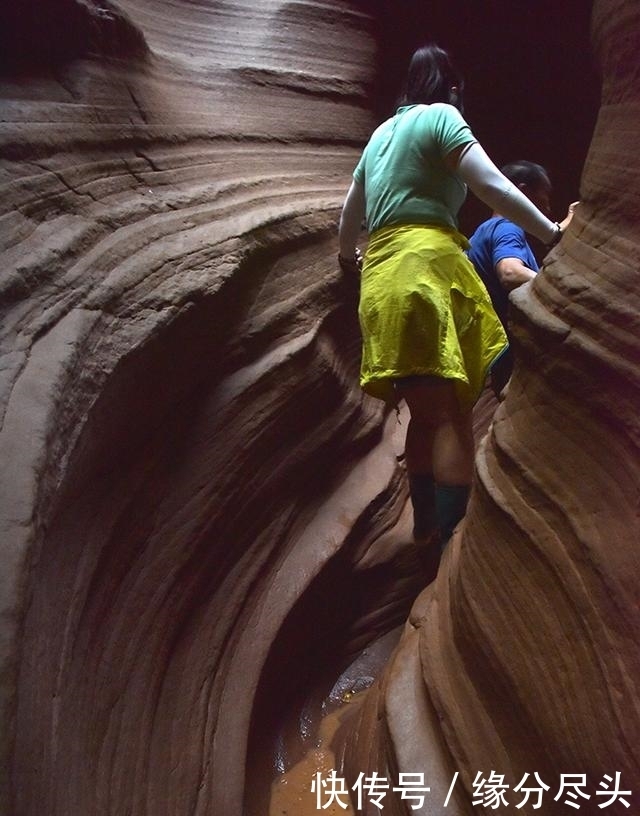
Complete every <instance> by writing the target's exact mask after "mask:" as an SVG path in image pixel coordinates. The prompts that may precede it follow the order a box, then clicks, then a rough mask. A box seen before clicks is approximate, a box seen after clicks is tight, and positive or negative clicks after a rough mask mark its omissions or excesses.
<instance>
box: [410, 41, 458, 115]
mask: <svg viewBox="0 0 640 816" xmlns="http://www.w3.org/2000/svg"><path fill="white" fill-rule="evenodd" d="M463 84H464V83H463V81H462V76H461V75H460V74H459V73H458V71H457V70H456V69H455V68H454V66H453V63H452V62H451V58H450V56H449V54H447V52H446V51H445V50H444V49H443V48H440V47H439V46H437V45H435V44H434V43H429V45H423V46H422V48H418V50H417V51H416V52H415V53H414V55H413V56H412V57H411V62H410V63H409V71H408V73H407V84H406V91H405V94H404V99H403V101H404V104H405V105H415V104H423V105H428V104H430V103H431V102H448V103H449V104H450V105H455V106H456V108H458V110H460V111H462V90H463ZM454 88H455V90H453V89H454Z"/></svg>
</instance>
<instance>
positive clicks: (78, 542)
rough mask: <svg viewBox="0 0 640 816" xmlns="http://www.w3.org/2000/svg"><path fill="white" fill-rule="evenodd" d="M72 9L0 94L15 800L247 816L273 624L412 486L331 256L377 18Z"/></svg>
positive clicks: (38, 36) (10, 744)
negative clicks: (356, 466) (350, 536)
mask: <svg viewBox="0 0 640 816" xmlns="http://www.w3.org/2000/svg"><path fill="white" fill-rule="evenodd" d="M58 6H59V8H57V9H55V10H54V9H50V11H51V14H50V18H49V22H50V24H51V31H50V35H51V37H55V36H56V34H58V33H60V32H63V31H64V33H65V37H66V39H65V42H66V46H65V47H66V48H67V51H66V52H63V51H62V50H61V49H57V48H52V49H51V53H42V52H41V51H40V50H38V49H36V51H35V52H34V53H33V55H32V57H33V59H32V61H31V62H30V61H29V56H28V54H27V53H25V52H23V51H20V49H19V48H16V52H18V53H17V54H16V59H15V60H14V61H13V62H12V63H11V65H9V66H8V68H7V69H6V70H5V73H4V76H3V79H2V87H1V92H2V125H1V126H0V127H1V130H0V140H1V147H0V150H1V152H2V157H3V164H2V184H3V195H2V201H3V205H2V206H3V216H2V218H3V226H2V240H3V246H2V267H3V269H4V270H5V273H4V275H3V294H2V307H3V319H2V340H1V343H2V367H1V370H2V374H1V383H0V404H1V406H2V407H1V412H2V414H1V415H2V422H3V424H2V434H1V436H0V450H1V457H2V462H3V467H2V471H1V473H0V481H1V484H2V490H1V493H0V496H1V508H2V510H1V519H2V520H1V523H0V524H1V530H2V534H1V545H0V546H1V548H2V553H1V555H0V558H1V559H2V576H3V577H2V591H1V594H0V603H1V607H2V621H3V628H2V641H1V644H0V647H1V654H0V661H1V665H2V675H1V676H2V700H1V702H2V708H1V710H2V734H3V737H2V744H1V746H2V769H3V805H4V812H6V813H11V814H22V816H26V814H29V813H33V814H35V813H39V814H42V813H47V814H50V816H53V814H60V815H61V816H62V814H65V816H71V814H78V815H79V814H81V813H84V814H87V813H97V812H105V813H106V812H109V813H113V814H116V813H117V814H123V813H134V812H135V813H140V814H142V813H149V814H151V813H153V814H154V816H160V814H162V813H187V812H198V813H212V812H216V813H225V814H233V813H240V812H241V810H242V799H243V788H244V762H245V752H246V741H247V733H248V730H249V720H250V715H251V709H252V704H253V695H254V693H255V688H256V686H257V683H258V679H259V676H260V672H261V668H262V665H263V663H264V661H265V660H266V656H267V654H268V651H269V649H270V645H271V643H272V642H273V640H274V638H275V636H276V634H277V632H278V629H279V626H280V625H281V623H282V621H283V619H284V618H285V617H286V615H287V613H288V611H289V610H290V608H291V606H292V605H293V604H294V603H295V601H296V600H297V598H298V597H299V596H300V594H301V593H302V592H303V591H304V588H305V587H306V586H307V585H308V584H309V583H310V582H311V581H312V579H313V576H314V575H315V574H316V573H317V572H318V571H319V570H320V569H321V567H322V565H323V563H324V562H325V561H327V560H328V559H330V558H331V556H332V555H333V554H334V553H335V552H336V551H337V550H339V548H340V545H341V543H342V542H343V540H344V538H345V535H346V534H347V532H348V531H349V530H350V528H351V526H352V524H353V523H354V521H355V519H357V517H358V516H359V514H360V513H361V512H363V510H364V509H365V508H366V506H367V505H368V503H369V502H370V501H371V499H372V497H374V496H375V495H377V494H378V493H380V492H382V491H387V492H388V493H389V496H390V500H392V499H393V495H394V490H393V488H392V489H391V491H389V490H388V485H389V482H390V481H391V482H392V484H393V473H394V469H395V466H396V463H395V459H394V458H393V457H390V456H389V455H388V454H385V452H384V450H383V452H382V453H375V450H374V452H373V453H372V454H371V455H372V457H373V459H372V460H371V461H369V463H368V464H367V463H366V462H364V463H363V465H362V466H361V467H360V470H359V471H358V475H357V477H355V478H354V476H350V471H352V470H353V463H354V461H357V460H358V459H360V458H361V457H363V456H366V454H367V451H370V450H373V449H374V446H375V445H376V443H377V442H378V441H379V439H380V438H381V434H382V433H383V421H384V417H383V414H382V412H381V411H380V409H379V408H378V407H377V406H375V405H371V404H365V403H363V401H362V397H361V395H360V393H359V392H358V390H357V388H356V387H355V382H356V369H355V366H356V364H357V363H356V361H357V349H358V338H357V330H356V324H355V318H354V298H355V294H356V286H355V282H353V281H352V282H345V281H344V280H343V279H342V278H341V277H340V273H339V271H338V270H337V268H336V264H335V260H334V259H335V251H336V243H335V225H336V217H337V212H338V207H339V205H340V203H341V201H342V198H343V196H344V192H345V189H346V186H347V185H348V178H349V175H350V172H351V169H352V167H353V164H354V162H355V158H356V155H357V147H358V146H359V145H360V144H361V142H362V140H363V139H364V138H365V135H366V133H367V132H368V131H369V129H370V127H371V117H370V114H369V112H368V107H367V102H366V85H365V83H366V80H367V77H368V71H369V67H368V66H369V64H370V62H371V60H372V56H373V48H374V45H373V41H372V39H371V37H370V34H369V24H368V18H367V17H366V16H364V15H362V14H361V13H359V12H357V11H355V10H351V9H350V8H349V7H348V6H345V5H344V4H340V3H332V2H330V3H326V2H321V3H302V4H298V3H281V2H268V1H265V2H261V3H258V4H253V5H251V6H249V5H247V4H245V3H234V2H224V3H210V2H200V3H198V2H192V3H175V2H170V1H169V0H166V2H164V1H163V0H160V1H158V0H154V2H146V3H145V2H132V3H122V4H120V5H119V6H115V5H114V6H112V5H111V4H98V3H95V4H93V3H90V2H81V1H80V0H78V1H77V2H71V0H69V1H68V2H65V3H59V4H58ZM120 12H122V14H120ZM118 20H119V21H120V22H119V23H118V25H121V26H124V29H123V30H126V32H127V36H130V37H131V39H133V40H134V41H135V42H136V43H138V44H139V43H144V44H145V47H142V48H137V49H134V52H133V53H129V52H128V51H127V49H126V48H125V47H123V48H107V47H102V45H104V43H105V40H107V39H108V38H109V37H110V36H111V35H112V33H113V30H114V25H116V22H117V21H118ZM114 21H115V22H114ZM12 23H13V25H14V27H15V28H14V31H13V34H12V35H10V32H5V33H7V38H8V39H9V40H12V41H15V42H17V43H22V44H29V43H31V44H34V43H35V44H36V45H37V44H39V43H40V44H41V43H42V42H43V38H45V39H46V32H45V31H43V25H42V18H41V16H39V15H38V14H36V13H34V14H32V15H30V14H25V15H24V16H21V15H13V17H12ZM36 23H37V25H36ZM20 26H22V28H19V27H20ZM29 26H32V28H31V29H29ZM96 26H97V28H96ZM101 26H103V28H101ZM87 30H91V31H92V32H93V33H94V35H95V37H94V38H93V39H92V40H91V41H90V42H89V44H87V41H86V40H85V39H84V37H85V34H86V31H87ZM9 35H10V36H9ZM101 35H103V36H102V39H101ZM74 37H77V38H78V40H77V41H76V40H74ZM67 40H68V42H67ZM320 44H322V47H319V46H320ZM87 52H88V53H87ZM114 52H115V53H116V54H117V55H118V56H119V58H118V59H114V58H113V56H114ZM105 53H106V56H105ZM107 57H108V58H107ZM374 466H375V467H374ZM349 478H350V479H351V481H349ZM345 480H347V483H346V484H345V485H344V486H343V487H342V488H341V489H340V491H339V492H338V486H339V485H341V484H342V483H343V482H344V481H345ZM395 484H396V486H397V480H396V482H395ZM363 485H364V487H363ZM325 505H327V506H329V507H330V508H331V509H330V510H329V509H325ZM314 519H315V522H314Z"/></svg>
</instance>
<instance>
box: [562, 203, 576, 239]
mask: <svg viewBox="0 0 640 816" xmlns="http://www.w3.org/2000/svg"><path fill="white" fill-rule="evenodd" d="M579 204H580V202H579V201H574V202H573V203H571V204H569V209H568V210H567V214H566V215H565V217H564V218H563V219H562V221H561V222H560V227H561V229H562V231H563V232H564V231H565V230H566V228H567V227H568V226H569V224H570V223H571V219H572V218H573V214H574V212H575V211H576V207H577V206H578V205H579Z"/></svg>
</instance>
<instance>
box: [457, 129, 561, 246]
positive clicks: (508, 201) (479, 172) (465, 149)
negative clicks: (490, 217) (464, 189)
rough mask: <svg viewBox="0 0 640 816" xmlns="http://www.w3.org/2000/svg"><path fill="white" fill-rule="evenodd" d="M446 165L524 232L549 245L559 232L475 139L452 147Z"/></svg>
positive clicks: (482, 199) (480, 196)
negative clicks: (455, 147)
mask: <svg viewBox="0 0 640 816" xmlns="http://www.w3.org/2000/svg"><path fill="white" fill-rule="evenodd" d="M447 165H448V166H449V168H450V169H451V170H452V171H453V172H454V173H456V175H457V176H459V178H461V179H462V181H464V182H465V184H467V185H468V186H469V188H470V189H471V190H472V191H473V192H474V193H475V194H476V195H477V196H478V198H479V199H480V200H481V201H484V203H485V204H487V205H488V206H489V207H491V209H492V210H494V212H497V213H500V215H503V216H504V217H505V218H508V219H509V220H510V221H513V222H515V223H516V224H518V225H519V226H520V227H522V229H523V230H524V231H525V232H528V233H530V234H531V235H535V237H536V238H539V239H540V240H541V241H543V242H544V243H545V244H551V245H552V244H554V243H555V242H557V241H558V240H559V239H560V237H561V236H562V232H563V230H562V228H561V227H560V225H559V224H557V223H554V222H553V221H550V220H549V219H548V218H547V217H546V215H544V214H543V213H542V212H540V210H539V209H538V208H537V207H536V206H535V205H534V204H533V203H532V202H531V201H530V200H529V199H528V198H527V197H526V195H525V194H524V193H523V192H522V191H521V190H519V189H518V188H517V187H516V185H515V184H514V183H513V182H512V181H509V179H508V178H506V176H503V175H502V173H501V172H500V171H499V170H498V168H497V167H496V166H495V164H494V163H493V162H492V161H491V159H490V158H489V156H487V154H486V153H485V151H484V149H483V148H482V147H481V146H480V145H479V144H478V143H477V142H471V143H470V144H468V145H463V146H462V147H461V148H457V149H456V150H453V151H452V152H451V153H450V154H449V155H448V156H447Z"/></svg>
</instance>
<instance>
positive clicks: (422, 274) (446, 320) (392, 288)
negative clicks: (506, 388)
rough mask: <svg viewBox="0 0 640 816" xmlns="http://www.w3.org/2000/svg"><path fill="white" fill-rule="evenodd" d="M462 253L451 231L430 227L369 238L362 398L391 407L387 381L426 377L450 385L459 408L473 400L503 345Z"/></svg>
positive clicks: (460, 239) (388, 230)
mask: <svg viewBox="0 0 640 816" xmlns="http://www.w3.org/2000/svg"><path fill="white" fill-rule="evenodd" d="M466 246H468V242H467V239H466V238H465V237H464V236H463V235H461V234H460V233H459V232H457V231H456V230H454V229H448V228H446V227H438V226H432V225H413V224H409V225H402V226H392V227H384V228H383V229H380V230H377V231H376V232H375V233H373V234H372V235H371V236H370V239H369V244H368V246H367V251H366V253H365V258H364V266H363V270H362V280H361V288H360V307H359V318H360V328H361V332H362V366H361V372H360V384H361V386H362V388H363V389H364V390H365V391H366V392H367V393H368V394H371V395H372V396H374V397H378V398H379V399H383V400H385V401H386V402H389V403H395V401H396V398H395V394H394V388H393V380H397V379H399V378H401V377H410V376H416V375H432V376H436V377H443V378H446V379H453V380H455V383H456V390H457V392H458V398H459V400H460V404H461V406H463V407H464V408H469V409H470V408H471V406H472V405H473V404H474V403H475V401H476V400H477V399H478V397H479V396H480V392H481V391H482V388H483V386H484V383H485V379H486V376H487V373H488V370H489V368H490V366H491V364H492V363H493V362H494V361H495V360H496V359H497V358H498V357H499V356H500V354H501V353H502V352H503V351H504V350H505V349H506V348H507V345H508V344H507V337H506V335H505V332H504V329H503V328H502V324H501V323H500V321H499V319H498V317H497V315H496V313H495V312H494V310H493V306H492V305H491V300H490V298H489V295H488V293H487V290H486V288H485V286H484V284H483V282H482V281H481V280H480V278H479V277H478V275H477V273H476V271H475V269H474V268H473V264H472V263H471V261H469V259H468V258H467V256H466V255H465V254H464V252H463V249H464V248H465V247H466Z"/></svg>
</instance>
